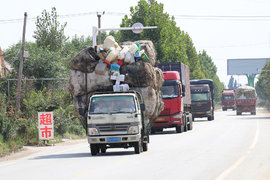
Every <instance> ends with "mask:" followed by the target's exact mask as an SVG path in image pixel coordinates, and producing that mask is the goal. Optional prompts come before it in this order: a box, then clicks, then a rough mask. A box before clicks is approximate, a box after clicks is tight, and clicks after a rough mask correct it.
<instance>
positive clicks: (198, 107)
mask: <svg viewBox="0 0 270 180" xmlns="http://www.w3.org/2000/svg"><path fill="white" fill-rule="evenodd" d="M210 110H211V103H210V102H203V103H192V104H191V111H192V112H206V111H210Z"/></svg>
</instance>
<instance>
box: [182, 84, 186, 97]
mask: <svg viewBox="0 0 270 180" xmlns="http://www.w3.org/2000/svg"><path fill="white" fill-rule="evenodd" d="M185 95H186V86H185V85H184V84H182V96H183V97H184V96H185Z"/></svg>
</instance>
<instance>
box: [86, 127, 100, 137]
mask: <svg viewBox="0 0 270 180" xmlns="http://www.w3.org/2000/svg"><path fill="white" fill-rule="evenodd" d="M88 133H89V135H99V133H98V130H97V128H88Z"/></svg>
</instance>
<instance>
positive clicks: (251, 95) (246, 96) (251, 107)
mask: <svg viewBox="0 0 270 180" xmlns="http://www.w3.org/2000/svg"><path fill="white" fill-rule="evenodd" d="M256 103H257V94H256V90H255V88H253V87H251V86H241V87H238V88H237V89H236V115H241V114H242V113H243V112H250V113H251V114H252V115H256Z"/></svg>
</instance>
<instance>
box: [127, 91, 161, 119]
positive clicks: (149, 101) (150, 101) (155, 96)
mask: <svg viewBox="0 0 270 180" xmlns="http://www.w3.org/2000/svg"><path fill="white" fill-rule="evenodd" d="M131 89H132V90H135V91H138V92H140V93H141V94H142V96H143V100H144V104H145V117H146V118H145V119H146V120H147V123H146V124H149V123H150V121H151V120H152V119H155V118H156V117H158V115H159V113H160V112H161V111H162V110H163V106H164V105H163V101H162V98H161V91H156V90H154V89H153V88H151V87H143V88H142V87H134V88H131Z"/></svg>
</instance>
